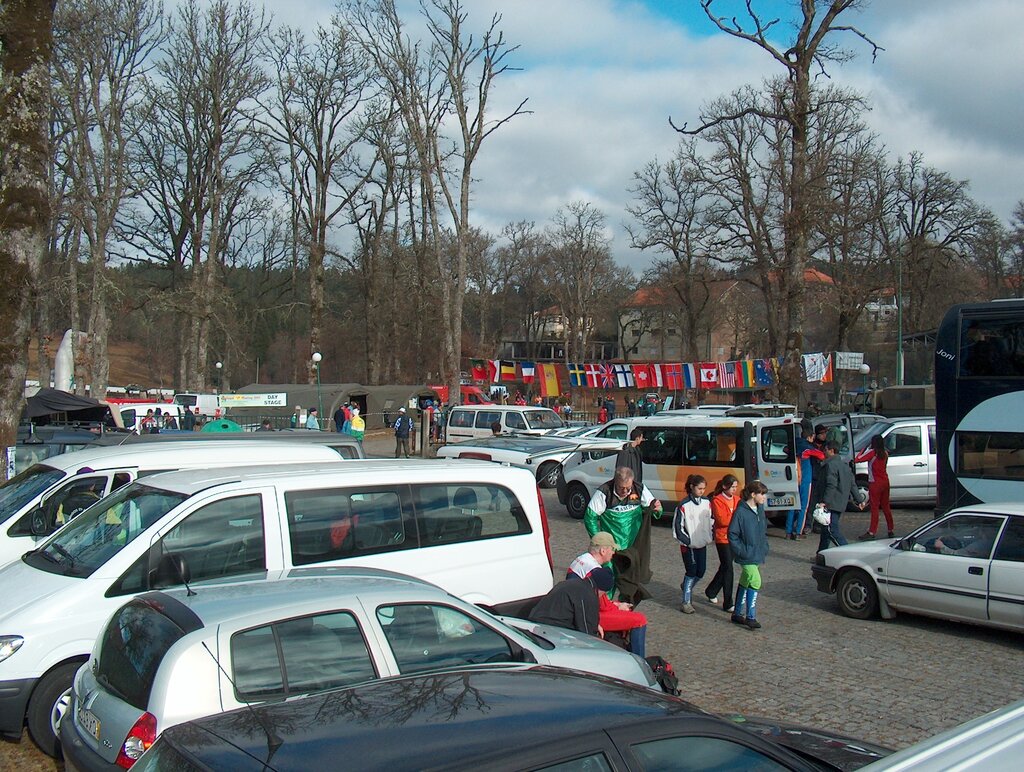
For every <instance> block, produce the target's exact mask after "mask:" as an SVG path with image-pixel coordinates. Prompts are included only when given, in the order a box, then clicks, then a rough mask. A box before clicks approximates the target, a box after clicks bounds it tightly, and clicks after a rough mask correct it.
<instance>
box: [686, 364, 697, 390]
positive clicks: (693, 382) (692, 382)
mask: <svg viewBox="0 0 1024 772" xmlns="http://www.w3.org/2000/svg"><path fill="white" fill-rule="evenodd" d="M699 366H700V365H693V364H684V365H683V383H684V384H685V385H686V388H688V389H696V388H697V386H698V384H700V379H699V378H698V377H697V375H698V373H697V368H698V367H699Z"/></svg>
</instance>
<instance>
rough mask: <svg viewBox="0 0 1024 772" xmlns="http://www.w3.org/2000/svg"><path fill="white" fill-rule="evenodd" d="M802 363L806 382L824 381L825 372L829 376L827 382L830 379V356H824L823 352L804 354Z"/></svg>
mask: <svg viewBox="0 0 1024 772" xmlns="http://www.w3.org/2000/svg"><path fill="white" fill-rule="evenodd" d="M803 365H804V377H806V378H807V382H808V383H826V381H825V375H826V372H827V373H828V376H829V380H828V382H831V381H832V357H826V356H825V354H823V353H818V354H804V355H803Z"/></svg>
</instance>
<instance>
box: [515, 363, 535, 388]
mask: <svg viewBox="0 0 1024 772" xmlns="http://www.w3.org/2000/svg"><path fill="white" fill-rule="evenodd" d="M519 370H520V372H521V373H522V374H523V383H533V379H534V378H535V377H536V375H537V367H536V365H534V363H533V362H521V363H520V365H519Z"/></svg>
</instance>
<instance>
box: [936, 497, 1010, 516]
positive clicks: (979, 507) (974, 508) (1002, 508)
mask: <svg viewBox="0 0 1024 772" xmlns="http://www.w3.org/2000/svg"><path fill="white" fill-rule="evenodd" d="M976 512H977V513H979V514H986V515H1018V516H1021V517H1024V504H1018V503H1017V502H1015V501H999V502H989V503H987V504H971V505H969V506H966V507H956V508H955V509H951V510H949V512H946V513H945V514H946V515H952V514H958V515H962V514H968V515H969V514H973V513H976ZM944 516H945V515H943V517H944Z"/></svg>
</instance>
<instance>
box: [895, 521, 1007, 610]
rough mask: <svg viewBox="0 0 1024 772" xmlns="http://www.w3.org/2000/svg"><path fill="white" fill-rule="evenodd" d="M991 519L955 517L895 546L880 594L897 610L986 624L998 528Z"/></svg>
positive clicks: (926, 528)
mask: <svg viewBox="0 0 1024 772" xmlns="http://www.w3.org/2000/svg"><path fill="white" fill-rule="evenodd" d="M1002 523H1003V518H1002V517H999V516H996V515H985V514H974V513H970V514H967V513H954V514H951V515H948V516H947V517H944V518H942V519H941V520H938V521H936V522H935V523H932V524H931V525H929V526H927V527H925V528H924V529H922V530H921V531H919V532H917V533H915V534H913V535H911V536H908V537H907V538H905V539H903V540H902V541H901V542H900V546H899V549H896V550H893V551H892V553H891V554H890V556H889V559H888V561H887V563H886V566H885V572H884V580H883V579H882V577H879V578H880V581H884V584H885V593H886V596H887V598H888V600H889V603H890V604H891V605H893V606H895V607H896V608H897V609H900V610H902V611H914V612H919V613H922V614H930V615H934V616H940V617H943V618H946V619H961V620H968V621H974V622H984V621H987V620H988V583H989V569H990V566H991V555H992V547H993V545H994V544H995V540H996V536H997V535H998V533H999V529H1000V527H1001V526H1002Z"/></svg>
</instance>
